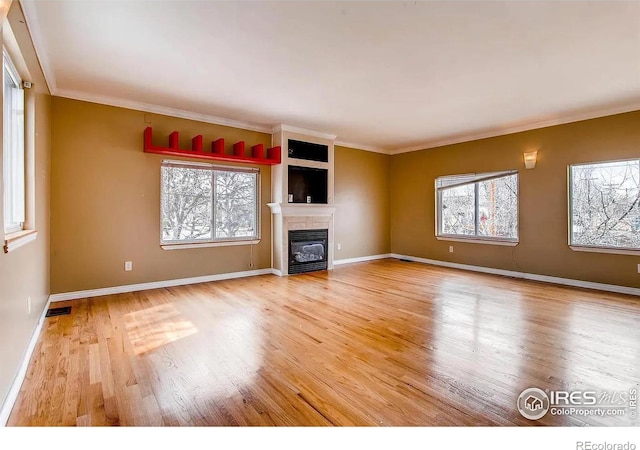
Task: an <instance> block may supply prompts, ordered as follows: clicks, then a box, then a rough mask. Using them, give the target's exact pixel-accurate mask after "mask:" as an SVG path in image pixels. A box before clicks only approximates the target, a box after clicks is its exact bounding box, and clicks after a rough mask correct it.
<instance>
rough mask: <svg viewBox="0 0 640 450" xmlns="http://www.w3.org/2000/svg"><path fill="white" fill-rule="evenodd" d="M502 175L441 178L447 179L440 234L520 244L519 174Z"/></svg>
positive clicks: (442, 189)
mask: <svg viewBox="0 0 640 450" xmlns="http://www.w3.org/2000/svg"><path fill="white" fill-rule="evenodd" d="M499 175H500V173H498V175H497V176H496V175H495V174H476V175H460V176H450V177H442V178H439V179H438V180H443V179H446V181H444V182H442V187H440V188H439V195H438V212H439V221H440V229H439V230H438V232H439V234H440V235H451V236H470V237H480V238H482V237H486V238H491V239H504V240H512V241H516V240H517V239H518V174H517V173H514V174H509V175H505V176H499ZM483 178H487V179H483ZM458 179H459V180H460V181H459V182H458V181H457V180H458ZM465 180H471V181H465ZM473 180H479V181H473ZM448 185H451V186H450V187H447V186H448Z"/></svg>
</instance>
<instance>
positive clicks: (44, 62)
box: [20, 0, 56, 94]
mask: <svg viewBox="0 0 640 450" xmlns="http://www.w3.org/2000/svg"><path fill="white" fill-rule="evenodd" d="M35 4H36V2H35V1H33V0H32V1H25V0H20V7H21V9H22V15H23V16H24V21H25V23H26V25H27V30H28V31H29V34H30V35H31V41H32V42H33V49H34V50H35V52H36V58H38V61H39V62H40V68H41V69H42V74H43V75H44V81H45V83H47V87H48V88H49V92H51V93H52V94H53V92H54V90H55V87H56V77H55V74H54V72H53V68H52V65H51V60H50V59H49V52H48V51H47V45H46V39H44V37H43V36H42V33H41V32H40V30H41V28H40V20H39V18H38V12H37V10H36V9H37V8H36V5H35Z"/></svg>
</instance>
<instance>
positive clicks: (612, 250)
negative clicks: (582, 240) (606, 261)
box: [569, 244, 640, 256]
mask: <svg viewBox="0 0 640 450" xmlns="http://www.w3.org/2000/svg"><path fill="white" fill-rule="evenodd" d="M569 248H570V249H571V250H573V251H574V252H588V253H608V254H610V255H632V256H640V250H633V249H627V248H616V247H590V246H587V245H571V244H569Z"/></svg>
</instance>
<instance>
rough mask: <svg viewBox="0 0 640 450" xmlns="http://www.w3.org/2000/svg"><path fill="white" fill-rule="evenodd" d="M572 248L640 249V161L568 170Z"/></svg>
mask: <svg viewBox="0 0 640 450" xmlns="http://www.w3.org/2000/svg"><path fill="white" fill-rule="evenodd" d="M569 177H570V182H569V185H570V193H569V203H570V209H571V214H570V220H571V224H570V227H569V228H570V237H569V242H570V244H571V245H572V246H579V247H600V248H611V249H626V250H640V159H630V160H626V161H610V162H600V163H592V164H576V165H572V166H570V167H569Z"/></svg>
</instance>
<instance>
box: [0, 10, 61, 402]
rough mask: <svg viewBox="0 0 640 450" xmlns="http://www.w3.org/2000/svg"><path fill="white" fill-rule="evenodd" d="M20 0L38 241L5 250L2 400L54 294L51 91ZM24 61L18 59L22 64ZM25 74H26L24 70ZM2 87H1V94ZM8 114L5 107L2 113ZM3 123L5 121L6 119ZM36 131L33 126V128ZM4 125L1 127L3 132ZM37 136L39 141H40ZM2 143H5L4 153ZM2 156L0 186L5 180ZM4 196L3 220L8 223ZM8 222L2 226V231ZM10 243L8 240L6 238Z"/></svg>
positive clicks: (16, 26)
mask: <svg viewBox="0 0 640 450" xmlns="http://www.w3.org/2000/svg"><path fill="white" fill-rule="evenodd" d="M20 20H22V21H24V18H23V17H22V13H21V11H20V8H19V4H18V2H13V5H12V7H11V10H10V12H9V22H10V25H11V28H12V29H13V32H14V35H15V37H16V41H17V44H18V46H19V51H20V53H21V54H22V56H23V58H24V60H25V63H26V68H27V69H28V72H29V75H30V77H29V78H30V79H31V81H32V82H33V83H34V87H33V88H32V89H31V90H29V91H26V94H25V97H26V98H25V100H26V101H25V103H26V108H28V109H29V110H30V112H31V113H33V112H35V118H34V119H35V135H34V134H33V131H32V132H31V133H30V132H29V129H27V130H26V135H27V136H26V137H27V138H29V140H30V141H31V144H29V143H27V148H29V146H30V145H32V147H31V148H32V152H31V155H30V156H29V158H33V161H34V166H32V167H34V169H35V172H34V173H33V174H31V176H32V177H33V178H34V180H35V192H34V193H33V194H32V195H31V197H32V198H33V203H32V204H31V205H30V206H31V214H30V215H31V217H29V216H28V217H27V220H30V219H33V217H34V215H35V229H36V230H37V231H38V237H37V239H36V240H35V241H33V242H30V243H28V244H26V245H25V246H23V247H20V248H17V249H15V250H13V251H11V252H10V253H7V254H5V253H4V252H2V250H0V342H2V344H1V345H0V405H2V404H3V403H4V401H5V399H6V396H7V393H8V392H9V389H10V387H11V385H12V383H13V380H14V379H15V376H16V375H17V373H18V370H19V368H20V364H21V363H22V360H23V358H24V355H25V352H26V349H27V345H28V343H29V340H30V338H31V336H32V334H33V332H34V330H35V328H36V325H37V323H38V319H39V318H40V316H41V314H42V311H43V309H44V307H45V305H46V302H47V297H48V294H49V173H50V171H49V149H50V145H49V124H50V96H49V95H48V90H47V88H46V84H45V83H44V78H43V77H42V73H41V72H40V66H39V65H38V62H37V59H36V56H35V52H34V50H33V46H32V44H31V40H30V37H29V34H28V32H27V29H26V26H25V25H24V23H20ZM16 64H18V63H16ZM23 76H24V75H23ZM1 96H2V90H1V89H0V97H1ZM1 114H2V111H1V108H0V115H1ZM0 123H1V121H0ZM32 130H33V128H32ZM1 132H2V127H1V126H0V133H1ZM34 138H35V140H34ZM1 152H2V145H1V143H0V153H1ZM1 166H2V158H1V157H0V186H1V185H2V170H1ZM2 215H3V208H2V196H1V195H0V224H2V223H4V218H3V217H2ZM1 233H2V226H0V234H1ZM2 241H3V242H4V239H3V240H2ZM28 297H31V313H30V314H28V313H27V298H28Z"/></svg>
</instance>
